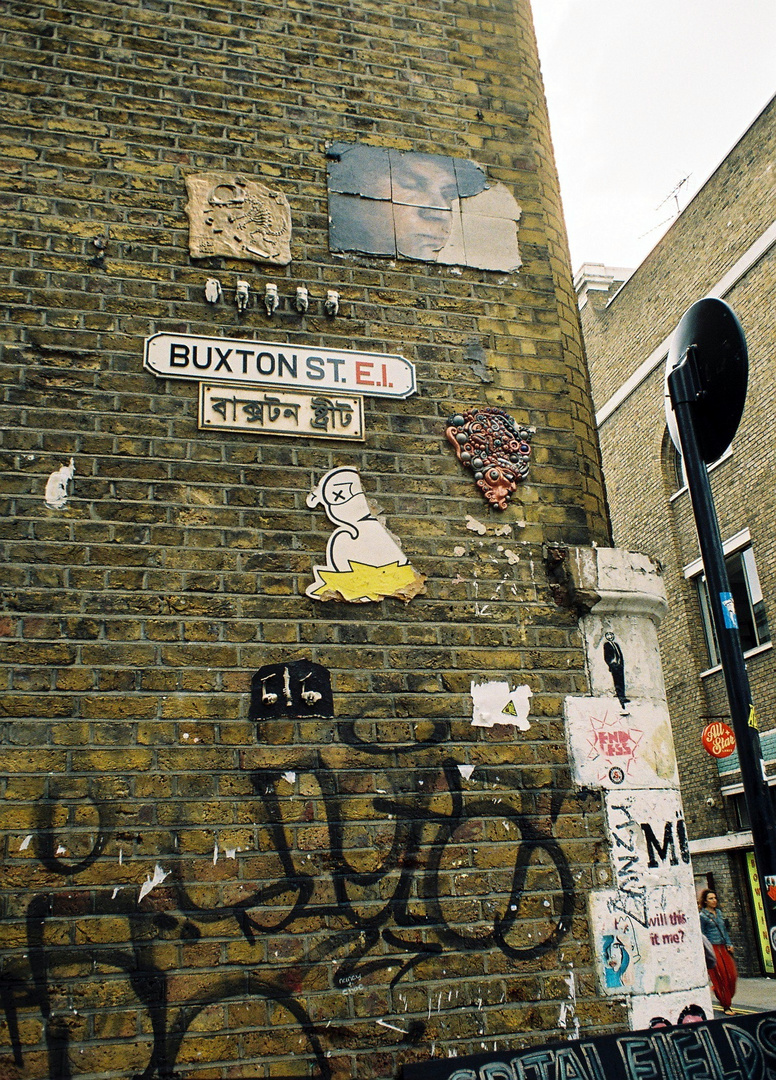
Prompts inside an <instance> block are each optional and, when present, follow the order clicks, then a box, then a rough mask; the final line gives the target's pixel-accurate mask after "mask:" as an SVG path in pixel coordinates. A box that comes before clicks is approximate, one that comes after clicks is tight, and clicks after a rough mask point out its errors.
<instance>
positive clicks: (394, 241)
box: [327, 143, 520, 271]
mask: <svg viewBox="0 0 776 1080" xmlns="http://www.w3.org/2000/svg"><path fill="white" fill-rule="evenodd" d="M327 157H328V158H329V166H328V185H329V244H330V247H331V250H332V251H358V252H362V253H363V254H367V255H389V256H393V257H399V258H404V259H416V260H418V261H421V262H437V263H445V264H448V265H459V266H478V267H482V268H483V269H489V270H507V271H508V270H516V269H517V268H518V267H519V266H520V255H519V252H518V247H517V222H518V221H519V219H520V207H519V206H518V204H517V202H516V201H515V198H514V196H513V195H512V194H511V193H510V192H509V191H508V190H507V188H506V187H504V185H503V184H489V183H488V180H487V177H486V175H485V170H484V169H483V168H482V167H481V166H480V165H478V164H477V163H476V162H474V161H468V160H466V159H465V158H454V157H448V156H446V155H443V154H421V153H415V152H402V151H399V150H386V149H384V148H382V147H377V146H366V145H364V144H361V143H334V144H333V145H332V146H331V147H330V148H329V149H328V151H327Z"/></svg>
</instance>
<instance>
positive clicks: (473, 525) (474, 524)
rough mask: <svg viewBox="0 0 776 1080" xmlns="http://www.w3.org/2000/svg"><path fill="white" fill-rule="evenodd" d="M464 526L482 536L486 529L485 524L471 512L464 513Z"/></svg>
mask: <svg viewBox="0 0 776 1080" xmlns="http://www.w3.org/2000/svg"><path fill="white" fill-rule="evenodd" d="M466 528H467V529H471V531H472V532H475V533H477V534H478V535H479V536H484V535H485V533H486V532H487V531H488V529H487V526H486V525H483V524H482V522H481V521H477V519H476V518H473V517H472V516H471V514H467V515H466Z"/></svg>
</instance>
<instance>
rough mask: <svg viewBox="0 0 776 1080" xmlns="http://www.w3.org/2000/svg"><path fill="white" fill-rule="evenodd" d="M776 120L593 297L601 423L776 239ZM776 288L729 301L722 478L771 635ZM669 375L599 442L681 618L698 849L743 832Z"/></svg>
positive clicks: (677, 655)
mask: <svg viewBox="0 0 776 1080" xmlns="http://www.w3.org/2000/svg"><path fill="white" fill-rule="evenodd" d="M775 121H776V101H775V100H772V101H771V102H770V103H769V104H768V105H767V106H766V108H765V109H764V110H763V112H762V113H761V114H760V116H759V117H757V118H756V120H755V122H754V123H753V124H752V126H751V127H750V128H749V130H748V131H746V132H745V133H744V135H743V136H742V138H741V140H740V141H739V142H738V144H737V145H736V146H735V147H733V149H732V150H731V151H730V153H729V154H728V156H727V157H726V158H725V160H724V161H723V162H722V163H721V164H720V166H719V168H718V169H717V170H716V171H715V172H714V174H713V175H712V176H711V177H710V178H709V180H708V181H707V182H706V184H705V185H704V186H703V187H702V188H701V190H700V191H699V192H698V194H697V195H696V196H695V198H694V199H693V200H692V201H691V202H690V204H689V205H688V206H687V208H686V209H685V210H684V212H683V213H682V214H681V216H680V217H679V218H678V219H677V220H676V222H675V223H674V224H673V225H672V227H671V228H670V229H669V230H668V232H667V233H666V235H665V236H664V237H663V239H662V240H661V241H660V242H659V243H658V244H657V245H656V247H655V248H654V250H653V251H652V252H651V253H650V254H649V256H648V257H647V258H646V260H645V261H644V263H643V264H642V265H641V266H640V267H639V268H638V270H637V271H636V272H635V273H634V274H633V276H632V277H631V278H630V279H629V280H628V281H627V283H626V284H625V285H624V286H623V287H622V289H621V290H620V291H619V292H618V293H617V295H616V296H614V297H612V296H605V297H602V298H595V300H594V301H593V302H592V303H588V304H587V305H586V306H585V307H584V308H583V312H582V319H583V326H584V334H585V346H586V350H587V355H588V358H589V363H590V370H591V378H592V385H593V394H594V400H595V404H596V408H597V409H598V410H602V409H604V408H605V406H606V404H607V402H608V401H609V399H610V398H611V397H612V395H613V394H615V393H616V392H617V390H618V389H619V388H620V387H621V386H622V385H623V384H624V383H625V382H626V380H627V379H628V378H629V376H630V375H632V373H633V372H635V371H636V369H637V368H638V366H639V365H640V364H641V363H642V362H643V361H645V360H646V359H647V358H648V357H649V356H650V354H652V353H653V351H655V350H658V348H659V346H660V344H661V342H663V341H664V339H667V338H668V337H669V336H670V335H671V333H672V332H673V329H674V327H675V326H676V324H677V323H678V321H679V319H680V318H681V316H682V314H683V313H684V311H685V310H686V309H687V308H688V307H689V306H690V304H691V303H693V302H694V301H695V300H698V299H700V298H701V297H703V296H704V295H706V294H707V293H709V291H710V290H711V289H712V288H714V287H715V285H716V284H717V282H718V281H720V280H721V279H722V278H723V276H724V275H726V274H728V273H729V272H730V271H731V270H732V268H733V267H734V266H735V265H736V263H737V262H738V260H739V259H742V258H743V257H744V256H745V255H746V254H747V252H748V251H749V249H750V248H751V247H752V246H753V245H754V244H755V243H756V242H757V241H758V239H759V238H761V237H763V236H764V235H765V234H766V233H767V230H768V229H769V228H771V227H772V225H773V222H774V220H776V196H775V195H774V187H773V179H772V160H773V154H774V150H775V149H776V122H775ZM721 149H723V148H721ZM734 276H735V275H734ZM775 285H776V258H775V257H774V253H773V247H771V248H770V249H768V248H767V245H766V247H765V249H764V250H763V251H761V252H760V253H759V256H757V257H754V258H752V259H750V265H749V266H748V268H747V269H746V271H745V272H743V273H742V274H740V275H739V276H738V277H737V279H736V280H735V281H734V282H731V283H730V285H729V287H728V288H727V289H726V290H725V293H724V299H725V300H726V301H727V303H729V304H730V305H731V306H732V308H733V310H734V311H735V312H736V314H737V316H738V318H739V319H740V321H741V323H742V326H743V328H744V332H745V335H746V338H747V343H748V348H749V360H750V367H749V390H748V396H747V404H746V409H745V412H744V416H743V419H742V422H741V425H740V428H739V431H738V434H737V435H736V438H735V440H734V441H733V444H732V453H731V455H730V456H729V457H726V458H725V459H723V460H722V461H721V462H720V464H718V465H716V466H715V467H714V468H713V470H712V471H711V472H710V479H711V484H712V489H713V493H714V498H715V503H716V509H717V515H718V518H719V523H720V531H721V533H722V537H723V539H724V540H727V539H728V538H730V537H732V536H734V535H736V534H737V533H739V532H740V531H741V530H742V529H744V528H749V530H750V533H751V537H752V543H753V547H754V553H755V558H756V561H757V567H758V571H759V575H760V579H761V584H762V587H763V592H764V595H765V603H766V610H767V614H768V617H769V619H770V623H771V627H772V628H773V626H774V624H775V623H776V612H775V611H774V610H773V605H772V602H771V600H770V597H772V596H773V594H774V588H776V546H775V545H774V537H773V528H772V522H773V514H774V501H773V492H772V487H773V485H772V483H771V479H770V476H771V473H772V451H771V445H772V437H771V434H770V424H771V416H772V411H773V410H772V407H771V402H772V400H773V395H774V366H773V355H774V332H773V320H772V318H771V316H770V299H769V298H770V296H771V294H772V291H773V288H774V286H775ZM665 351H666V353H667V348H666V350H665ZM664 374H665V364H664V362H663V361H662V360H661V362H660V363H659V364H658V365H657V367H656V368H655V370H654V371H653V372H652V373H651V374H650V375H649V376H648V377H647V378H646V379H645V380H644V381H643V382H642V383H641V385H639V386H638V387H637V388H636V389H635V390H634V392H633V393H632V394H631V395H630V396H629V397H628V398H627V400H625V401H624V402H623V403H622V404H621V405H620V406H619V407H618V408H617V409H616V410H615V411H614V412H612V414H611V415H609V416H607V417H606V419H604V420H603V422H602V424H601V427H600V436H601V447H602V453H603V458H604V465H605V469H606V477H607V486H608V494H609V501H610V508H611V514H612V523H613V531H614V538H615V542H616V543H617V544H618V545H620V546H623V547H630V546H634V547H638V548H639V550H642V551H645V552H648V553H649V554H651V555H652V556H654V557H655V558H657V559H659V560H660V562H661V564H662V565H663V567H664V571H665V583H666V591H667V593H668V599H669V613H668V615H667V617H666V619H665V621H664V623H663V624H662V626H661V631H660V633H661V653H662V659H663V667H664V672H665V679H666V688H667V694H668V701H669V706H670V708H671V715H672V722H673V726H674V733H675V739H676V745H677V750H678V757H679V768H680V776H681V782H682V793H683V797H684V803H685V808H686V812H687V820H688V826H689V828H690V830H691V832H690V835H691V838H692V839H694V838H698V837H714V836H719V835H722V834H725V833H727V832H735V831H736V830H737V829H738V825H737V822H736V819H735V816H734V814H733V809H732V807H731V806H730V805H729V804H728V801H727V800H725V799H724V798H722V797H721V796H720V793H719V779H718V772H717V767H716V763H715V762H714V760H713V759H711V758H710V757H709V756H708V755H707V754H706V752H705V751H704V750H703V748H702V745H701V742H700V734H701V731H702V729H703V727H704V726H705V724H706V723H707V722H708V720H709V718H719V717H722V718H726V717H729V708H728V704H727V697H726V694H725V687H724V681H723V676H722V674H721V672H719V671H718V672H716V673H713V674H708V675H704V677H703V678H700V674H701V673H702V672H705V671H706V669H708V667H709V661H708V654H707V651H706V646H705V642H704V638H703V632H702V625H701V621H700V613H699V608H698V601H697V596H696V593H695V587H694V585H693V583H692V582H690V581H687V580H686V579H685V577H684V574H683V568H684V567H685V566H687V565H688V564H689V563H691V562H693V561H694V560H696V559H697V558H698V557H699V550H698V541H697V535H696V531H695V525H694V520H693V514H692V507H691V505H690V499H689V495H688V493H687V491H686V490H685V491H684V492H683V493H682V494H676V492H677V488H678V485H677V482H676V476H675V468H674V453H673V448H672V445H671V444H670V441H669V439H668V436H667V432H666V428H665V414H664V406H663V392H664ZM747 668H748V672H749V677H750V681H751V685H752V691H753V695H754V700H755V704H756V706H757V711H758V715H759V718H760V723H761V728H762V730H764V731H765V730H772V729H773V721H772V716H773V711H774V707H776V668H775V667H774V660H773V653H772V651H766V652H764V653H760V654H758V655H754V656H752V657H750V658H749V660H748V661H747ZM772 771H773V770H772V769H769V772H772ZM709 797H712V798H713V799H714V805H713V806H710V805H708V804H707V801H706V800H707V798H709ZM715 858H718V857H715ZM721 858H723V859H725V860H727V859H728V856H722V857H721ZM714 865H715V864H714V862H713V860H712V861H711V862H710V861H709V857H708V856H699V857H698V859H697V860H695V866H696V870H698V871H699V870H705V869H706V868H713V866H714ZM727 865H728V868H727V875H726V878H725V880H724V882H723V883H722V884H721V885H720V889H722V887H723V884H724V885H727V883H728V882H735V888H734V889H733V890H732V895H728V893H727V889H726V891H725V893H724V894H721V898H722V899H723V900H724V902H725V904H726V906H727V907H728V909H729V910H728V911H727V914H729V915H730V916H731V918H732V920H733V922H734V928H735V933H736V935H737V936H738V940H740V941H741V943H742V948H741V953H740V954H739V959H740V960H741V962H742V965H741V966H742V970H743V971H744V972H745V973H750V974H751V973H757V974H759V973H760V966H759V959H758V957H757V954H756V950H755V947H754V941H753V930H752V928H751V926H750V924H749V922H748V920H749V914H748V911H747V907H746V905H743V904H742V903H740V902H739V898H740V896H742V895H744V894H745V889H744V886H743V884H742V879H741V876H740V872H739V868H738V863H737V862H736V861H733V862H731V863H729V864H727ZM731 888H732V886H731ZM747 904H748V901H747Z"/></svg>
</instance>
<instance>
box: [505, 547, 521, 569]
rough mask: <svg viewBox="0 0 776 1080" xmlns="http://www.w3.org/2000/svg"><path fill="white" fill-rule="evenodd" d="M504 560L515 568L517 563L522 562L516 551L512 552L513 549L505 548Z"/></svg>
mask: <svg viewBox="0 0 776 1080" xmlns="http://www.w3.org/2000/svg"><path fill="white" fill-rule="evenodd" d="M504 558H505V559H506V560H507V562H508V563H509V565H510V566H514V565H515V563H517V562H520V556H519V555H518V554H517V552H516V551H512V549H511V548H504Z"/></svg>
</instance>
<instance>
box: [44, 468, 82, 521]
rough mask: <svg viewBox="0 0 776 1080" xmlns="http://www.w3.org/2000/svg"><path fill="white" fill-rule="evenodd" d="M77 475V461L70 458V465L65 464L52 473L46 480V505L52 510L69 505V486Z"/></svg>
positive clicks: (62, 508)
mask: <svg viewBox="0 0 776 1080" xmlns="http://www.w3.org/2000/svg"><path fill="white" fill-rule="evenodd" d="M74 475H75V461H74V460H73V458H70V464H69V465H63V466H62V468H61V469H57V470H56V471H55V472H53V473H52V474H51V476H50V477H49V478H48V480H47V481H46V494H45V496H44V499H45V503H46V506H49V507H51V509H52V510H64V508H65V507H66V506H67V486H68V484H69V483H70V482H71V480H72V479H73V476H74Z"/></svg>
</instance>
